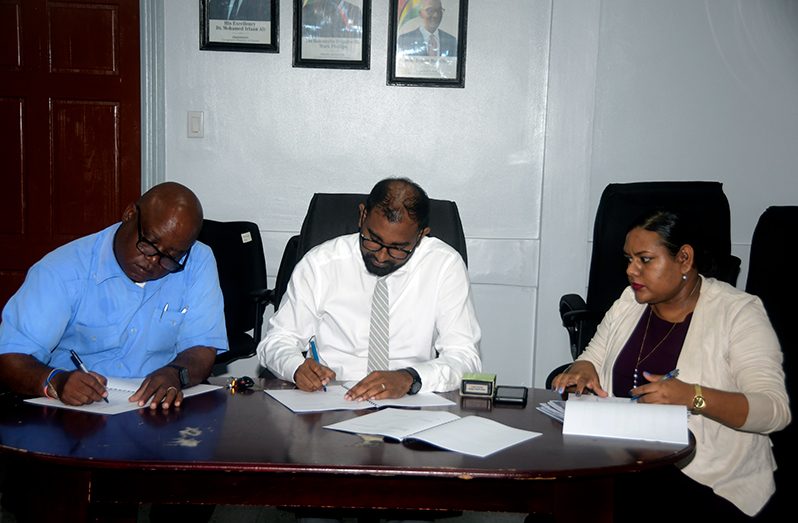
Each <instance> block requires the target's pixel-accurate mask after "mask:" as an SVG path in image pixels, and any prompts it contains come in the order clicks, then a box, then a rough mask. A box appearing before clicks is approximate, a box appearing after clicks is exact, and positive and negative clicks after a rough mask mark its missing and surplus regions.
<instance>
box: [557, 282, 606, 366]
mask: <svg viewBox="0 0 798 523" xmlns="http://www.w3.org/2000/svg"><path fill="white" fill-rule="evenodd" d="M560 319H562V326H563V327H565V330H567V331H568V339H569V341H570V344H571V357H572V358H574V359H576V358H577V356H579V355H580V354H581V353H582V351H583V350H585V347H586V346H587V343H588V342H589V341H590V338H592V337H593V334H595V332H596V326H597V325H598V322H596V321H595V318H594V315H593V313H592V312H591V311H590V310H589V309H588V308H587V304H586V303H585V300H584V299H583V298H582V297H581V296H579V295H578V294H566V295H564V296H563V297H562V298H560Z"/></svg>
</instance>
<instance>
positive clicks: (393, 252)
mask: <svg viewBox="0 0 798 523" xmlns="http://www.w3.org/2000/svg"><path fill="white" fill-rule="evenodd" d="M419 236H420V235H419ZM360 245H362V246H363V248H364V249H366V250H367V251H369V252H379V251H380V250H382V249H385V250H387V251H388V256H390V257H391V258H393V259H394V260H406V259H407V258H408V256H410V255H411V254H413V251H414V250H416V247H418V239H416V245H415V246H413V248H412V249H410V250H407V249H402V248H400V247H391V246H390V245H385V244H384V243H382V242H378V241H377V240H372V239H371V238H367V237H365V236H363V233H360Z"/></svg>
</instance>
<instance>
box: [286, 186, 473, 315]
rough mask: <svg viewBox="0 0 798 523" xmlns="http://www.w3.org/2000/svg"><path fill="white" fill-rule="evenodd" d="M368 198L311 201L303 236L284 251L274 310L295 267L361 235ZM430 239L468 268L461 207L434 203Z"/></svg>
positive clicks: (328, 197) (319, 196)
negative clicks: (337, 241)
mask: <svg viewBox="0 0 798 523" xmlns="http://www.w3.org/2000/svg"><path fill="white" fill-rule="evenodd" d="M367 197H368V195H367V194H329V193H316V194H314V195H313V198H311V200H310V205H309V206H308V212H307V214H306V215H305V220H304V221H303V222H302V229H301V230H300V232H299V234H298V235H296V236H293V237H291V239H289V241H288V244H287V245H286V247H285V250H284V251H283V257H282V260H280V268H279V270H278V271H277V282H276V284H275V289H274V306H275V309H276V308H277V307H279V305H280V301H281V300H282V298H283V294H285V290H286V288H287V287H288V281H289V280H290V279H291V273H292V272H293V271H294V266H295V265H296V264H297V262H298V261H299V260H301V259H302V256H304V255H305V253H306V252H308V251H309V250H310V249H312V248H313V247H315V246H316V245H319V244H320V243H323V242H325V241H327V240H330V239H332V238H335V237H336V236H341V235H343V234H350V233H354V232H357V231H358V227H357V221H358V205H359V204H361V203H365V202H366V198H367ZM429 214H430V216H429V225H430V229H431V232H430V236H434V237H436V238H438V239H440V240H443V241H445V242H446V243H448V244H449V245H451V246H452V247H454V248H455V249H456V250H457V251H458V252H459V253H460V255H461V256H462V257H463V261H464V262H466V265H467V264H468V255H467V253H466V242H465V235H464V234H463V224H462V222H461V221H460V213H459V212H458V210H457V204H456V203H454V202H452V201H448V200H434V199H430V211H429Z"/></svg>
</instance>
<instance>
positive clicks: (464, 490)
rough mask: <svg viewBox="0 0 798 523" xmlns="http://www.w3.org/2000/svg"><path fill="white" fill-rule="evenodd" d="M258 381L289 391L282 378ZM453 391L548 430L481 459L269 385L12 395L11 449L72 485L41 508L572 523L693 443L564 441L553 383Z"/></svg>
mask: <svg viewBox="0 0 798 523" xmlns="http://www.w3.org/2000/svg"><path fill="white" fill-rule="evenodd" d="M259 385H261V386H263V387H265V388H278V387H292V386H291V385H289V384H286V383H284V382H281V381H277V380H268V381H261V382H260V383H259ZM320 394H321V393H320ZM446 396H447V397H449V398H450V399H452V400H454V401H455V402H456V403H457V405H456V406H455V407H449V408H448V410H451V411H452V412H454V413H456V414H458V415H460V416H467V415H478V416H485V417H489V418H491V419H493V420H496V421H498V422H501V423H504V424H507V425H510V426H513V427H518V428H522V429H527V430H533V431H536V432H540V433H542V435H541V436H539V437H537V438H534V439H532V440H529V441H526V442H523V443H521V444H518V445H515V446H513V447H510V448H508V449H505V450H503V451H500V452H498V453H496V454H493V455H491V456H488V457H486V458H478V457H473V456H467V455H463V454H458V453H455V452H449V451H444V450H439V449H436V448H434V447H431V446H428V445H424V444H420V443H388V442H384V441H382V439H378V438H372V437H361V436H358V435H354V434H348V433H343V432H337V431H332V430H328V429H324V428H322V427H323V426H324V425H328V424H330V423H335V422H337V421H341V420H344V419H348V418H351V417H353V416H359V415H363V414H368V413H370V412H373V409H368V410H362V411H335V412H324V413H309V414H294V413H292V412H291V411H290V410H288V409H286V408H285V407H283V406H282V405H281V404H279V403H278V402H276V401H275V400H274V399H272V398H271V397H270V396H268V395H266V394H264V393H263V392H260V391H247V392H245V393H236V394H231V393H230V392H229V391H228V390H224V389H223V390H218V391H213V392H210V393H207V394H202V395H199V396H195V397H192V398H188V399H186V400H185V401H184V404H183V406H182V407H181V408H180V409H178V410H175V411H172V412H167V413H164V412H150V411H149V410H147V409H142V410H139V411H133V412H127V413H123V414H118V415H114V416H100V415H95V414H88V413H82V412H77V411H71V410H66V409H53V408H45V407H40V406H34V405H29V404H25V403H21V402H20V401H19V400H17V399H14V398H11V399H9V398H6V399H5V402H4V403H5V404H4V405H3V406H2V410H1V411H0V451H2V452H3V454H4V456H5V458H6V460H7V461H8V462H9V466H12V467H17V469H15V470H21V471H22V472H15V474H23V475H30V476H31V478H30V479H31V480H32V481H35V480H36V478H39V481H40V478H41V477H42V476H41V474H44V475H46V477H48V478H51V479H53V481H59V482H61V483H60V484H61V485H64V484H66V485H68V488H66V492H64V493H63V494H62V495H60V496H55V497H54V498H53V499H52V500H51V503H48V506H46V507H41V511H42V512H43V513H46V512H48V511H56V510H65V509H66V510H71V511H73V512H72V513H74V514H86V515H88V514H96V513H98V511H102V508H103V507H105V508H109V507H111V506H113V507H114V508H116V509H118V508H119V507H121V506H124V505H125V504H127V505H135V504H137V503H139V502H160V503H180V502H182V503H185V502H196V503H216V504H257V505H273V506H291V507H338V508H342V507H345V508H355V509H356V508H369V507H378V508H386V509H405V508H406V509H429V510H486V511H502V510H504V511H513V512H530V511H534V512H549V513H553V514H555V515H556V516H558V518H559V519H561V520H564V521H565V520H568V519H570V518H571V517H579V516H581V515H582V513H584V514H585V515H590V516H591V519H593V520H598V521H602V520H604V521H609V520H610V518H611V516H612V487H613V478H614V476H616V475H617V474H622V473H630V472H635V471H640V470H644V469H649V468H653V467H661V466H664V465H667V464H672V463H675V462H676V461H679V460H681V459H682V458H684V457H686V456H688V455H689V454H690V452H692V450H693V445H692V444H691V445H687V446H682V445H672V444H663V443H647V442H641V441H632V440H612V439H602V438H589V437H581V436H563V434H562V425H561V424H560V423H558V422H556V421H554V420H552V419H550V418H548V417H547V416H544V415H543V414H541V413H539V412H538V411H537V410H535V406H537V405H538V403H540V402H544V401H547V400H549V399H553V398H555V397H556V396H555V394H554V393H552V392H550V391H546V390H540V389H532V390H530V394H529V402H528V404H527V406H526V407H525V408H518V407H512V406H508V407H503V406H502V407H499V406H497V405H491V403H490V402H488V401H483V400H473V399H462V400H461V398H460V397H459V396H458V395H457V393H449V394H446ZM333 479H334V481H331V480H333ZM577 492H578V493H579V496H578V498H577V499H579V501H578V502H576V503H575V502H574V501H575V499H574V498H573V496H574V495H575V494H576V493H577ZM586 505H589V507H588V506H586ZM588 509H589V510H588ZM112 512H113V511H112ZM45 515H46V514H45ZM87 517H88V516H87Z"/></svg>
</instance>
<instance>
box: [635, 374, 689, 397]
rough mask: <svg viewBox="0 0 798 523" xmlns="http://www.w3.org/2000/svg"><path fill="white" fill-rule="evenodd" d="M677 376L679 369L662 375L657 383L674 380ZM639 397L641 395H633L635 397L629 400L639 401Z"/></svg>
mask: <svg viewBox="0 0 798 523" xmlns="http://www.w3.org/2000/svg"><path fill="white" fill-rule="evenodd" d="M678 375H679V369H673V370H672V371H670V372H668V373H666V374H664V375H663V376H662V378H660V380H659V381H665V380H670V379H673V378H675V377H676V376H678ZM641 396H642V394H637V395H635V396H632V398H631V399H632V401H637V400H639V399H640V397H641Z"/></svg>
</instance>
